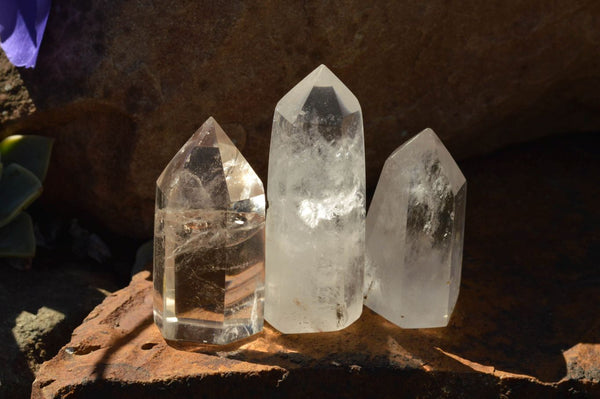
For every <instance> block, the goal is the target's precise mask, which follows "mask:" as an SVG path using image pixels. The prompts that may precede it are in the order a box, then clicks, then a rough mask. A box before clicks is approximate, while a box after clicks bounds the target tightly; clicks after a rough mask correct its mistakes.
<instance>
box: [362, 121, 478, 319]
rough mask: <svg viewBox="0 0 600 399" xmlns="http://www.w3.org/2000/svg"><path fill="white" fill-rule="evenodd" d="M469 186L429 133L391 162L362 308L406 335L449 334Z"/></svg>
mask: <svg viewBox="0 0 600 399" xmlns="http://www.w3.org/2000/svg"><path fill="white" fill-rule="evenodd" d="M465 205H466V179H465V177H464V176H463V174H462V172H461V171H460V169H459V168H458V165H456V162H455V161H454V159H453V158H452V156H451V155H450V153H449V152H448V150H447V149H446V147H444V145H443V144H442V142H441V141H440V139H439V138H438V137H437V135H436V134H435V133H434V132H433V130H431V129H426V130H424V131H423V132H421V133H419V134H418V135H417V136H415V137H414V138H412V139H411V140H409V141H408V142H406V143H405V144H404V145H402V146H401V147H399V148H398V149H397V150H395V151H394V152H393V153H392V155H390V157H389V158H388V159H387V160H386V162H385V165H384V167H383V170H382V172H381V176H380V178H379V182H378V183H377V188H376V190H375V195H374V196H373V200H372V201H371V206H370V208H369V212H368V214H367V265H366V273H365V277H366V278H365V297H366V300H365V304H366V305H367V306H368V307H369V308H371V309H372V310H374V311H375V312H377V313H379V314H380V315H382V316H383V317H385V318H386V319H388V320H390V321H391V322H393V323H395V324H397V325H398V326H400V327H403V328H427V327H444V326H446V325H447V324H448V320H449V318H450V315H451V314H452V311H453V309H454V305H455V304H456V300H457V297H458V292H459V288H460V275H461V267H462V250H463V236H464V222H465Z"/></svg>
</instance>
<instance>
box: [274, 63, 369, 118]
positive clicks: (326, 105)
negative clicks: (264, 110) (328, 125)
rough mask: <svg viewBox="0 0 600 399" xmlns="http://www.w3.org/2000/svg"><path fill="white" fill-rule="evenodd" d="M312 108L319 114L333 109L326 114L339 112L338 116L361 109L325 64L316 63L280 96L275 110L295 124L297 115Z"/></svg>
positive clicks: (308, 111) (350, 93) (352, 95)
mask: <svg viewBox="0 0 600 399" xmlns="http://www.w3.org/2000/svg"><path fill="white" fill-rule="evenodd" d="M319 106H320V107H321V108H323V110H322V111H321V110H319ZM315 107H316V108H317V112H319V111H321V112H319V113H321V114H326V111H331V110H333V112H329V114H339V115H340V117H344V116H347V115H349V114H352V113H355V112H360V104H359V102H358V100H357V99H356V97H355V96H354V94H352V92H351V91H350V90H349V89H348V88H347V87H346V85H344V83H342V81H341V80H340V79H339V78H338V77H337V76H335V75H334V74H333V72H331V70H330V69H329V68H327V67H326V66H325V65H320V66H318V67H317V68H316V69H315V70H314V71H312V72H311V73H310V74H308V76H306V77H305V78H304V79H302V80H301V81H300V83H298V84H297V85H296V86H294V87H293V88H292V90H290V91H289V92H288V93H287V94H286V95H285V96H283V98H282V99H281V100H280V101H279V102H278V103H277V106H276V107H275V111H276V112H278V113H279V114H281V115H282V116H283V117H284V118H285V119H287V121H288V122H290V123H294V122H295V121H296V119H297V118H298V116H300V115H302V114H305V113H310V110H311V109H313V108H315Z"/></svg>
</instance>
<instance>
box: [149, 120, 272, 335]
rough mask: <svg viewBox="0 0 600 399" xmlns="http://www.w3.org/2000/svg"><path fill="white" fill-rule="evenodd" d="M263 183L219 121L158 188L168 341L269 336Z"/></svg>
mask: <svg viewBox="0 0 600 399" xmlns="http://www.w3.org/2000/svg"><path fill="white" fill-rule="evenodd" d="M264 223H265V195H264V190H263V185H262V182H261V181H260V179H259V178H258V176H257V175H256V173H254V171H253V170H252V168H251V167H250V165H249V164H248V162H246V160H245V159H244V157H243V156H242V154H240V152H239V151H238V149H237V148H236V147H235V145H234V144H233V143H232V142H231V140H229V138H228V137H227V135H226V134H225V132H224V131H223V129H221V127H220V126H219V125H218V124H217V122H216V121H215V120H214V119H213V118H209V119H208V120H207V121H206V122H205V123H204V125H202V127H201V128H200V129H199V130H198V131H197V132H196V133H194V135H193V136H192V137H191V138H190V139H189V140H188V142H187V143H185V145H184V146H183V148H181V150H179V152H178V153H177V154H176V155H175V157H174V158H173V159H172V160H171V162H169V164H168V165H167V167H166V168H165V170H164V171H163V172H162V174H161V175H160V177H159V178H158V180H157V182H156V213H155V224H154V321H155V322H156V324H157V325H158V327H159V328H160V331H161V333H162V335H163V336H164V337H165V338H166V339H169V340H183V341H192V342H199V343H205V344H221V345H222V344H227V343H230V342H233V341H236V340H239V339H241V338H245V337H248V336H250V335H252V334H256V333H257V332H259V331H261V330H262V327H263V302H264V301H263V298H264V252H265V251H264V247H265V243H264Z"/></svg>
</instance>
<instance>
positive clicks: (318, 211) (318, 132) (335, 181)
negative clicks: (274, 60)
mask: <svg viewBox="0 0 600 399" xmlns="http://www.w3.org/2000/svg"><path fill="white" fill-rule="evenodd" d="M267 189H268V191H267V195H268V199H269V212H268V217H267V263H266V268H267V274H266V276H267V277H266V298H267V300H266V304H265V318H266V320H267V321H269V323H271V324H272V325H273V326H274V327H275V328H277V329H278V330H280V331H282V332H284V333H307V332H319V331H335V330H340V329H342V328H344V327H346V326H348V325H350V324H351V323H352V322H354V321H355V320H356V319H358V317H359V316H360V314H361V312H362V304H363V298H362V284H363V275H364V251H365V249H364V232H365V152H364V137H363V126H362V113H361V109H360V105H359V103H358V100H357V99H356V97H354V95H353V94H352V93H351V92H350V90H348V88H347V87H346V86H344V84H343V83H342V82H341V81H340V80H339V79H338V78H337V77H336V76H335V75H334V74H333V73H332V72H331V71H330V70H329V69H327V67H326V66H324V65H321V66H320V67H318V68H317V69H315V70H314V71H313V72H312V73H311V74H309V75H308V76H307V77H306V78H304V80H302V81H301V82H300V83H298V84H297V85H296V86H295V87H294V88H293V89H292V90H291V91H290V92H289V93H287V94H286V95H285V96H284V97H283V98H282V99H281V100H280V101H279V103H278V104H277V107H276V108H275V115H274V118H273V130H272V134H271V148H270V153H269V181H268V187H267Z"/></svg>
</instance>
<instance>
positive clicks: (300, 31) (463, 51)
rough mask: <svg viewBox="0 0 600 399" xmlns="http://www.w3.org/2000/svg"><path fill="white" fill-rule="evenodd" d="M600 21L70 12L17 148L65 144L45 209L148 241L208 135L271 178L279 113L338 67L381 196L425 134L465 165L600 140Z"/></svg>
mask: <svg viewBox="0 0 600 399" xmlns="http://www.w3.org/2000/svg"><path fill="white" fill-rule="evenodd" d="M599 18H600V3H598V2H590V1H583V0H575V1H570V2H562V3H560V4H549V3H548V2H546V1H543V0H535V1H528V2H522V1H516V0H512V1H509V2H503V3H501V4H499V3H489V2H476V1H475V2H473V1H471V2H466V3H465V2H462V3H456V4H451V5H449V4H447V2H444V1H440V0H436V1H429V2H377V3H376V4H370V3H369V4H365V2H364V1H360V0H354V1H350V2H344V3H343V4H342V3H337V2H332V3H327V2H294V1H287V2H283V3H282V2H272V1H260V2H258V3H255V2H247V1H239V0H238V1H227V2H210V1H178V2H171V1H165V0H159V1H154V2H152V3H151V4H149V3H147V2H139V1H134V0H125V1H120V2H118V3H115V2H114V1H109V0H86V1H82V0H66V1H61V3H60V4H59V5H55V6H53V8H52V10H51V15H50V19H49V22H48V27H47V32H46V36H45V38H44V42H43V45H42V49H41V53H40V56H39V59H38V65H37V67H36V69H34V70H23V71H21V75H22V77H23V80H24V81H25V87H26V88H27V89H28V90H29V93H30V94H31V98H32V99H33V102H34V104H35V106H36V107H37V108H38V109H39V110H40V111H42V112H40V114H39V115H37V116H36V117H35V118H34V119H32V120H19V121H18V122H16V123H14V124H8V125H4V126H2V127H0V134H9V133H11V132H32V133H33V132H35V133H39V134H47V135H50V136H53V137H55V138H56V139H57V140H56V145H55V147H54V160H55V164H53V165H52V168H51V171H50V175H49V176H48V184H47V189H46V195H45V200H46V201H51V202H53V203H54V204H56V205H60V206H61V207H63V208H65V209H68V210H69V211H71V210H72V209H76V210H79V213H80V214H81V215H85V216H87V217H90V218H93V219H95V220H96V221H99V222H101V223H103V224H105V225H106V226H108V227H110V228H111V229H112V230H114V231H117V232H119V233H122V234H129V235H135V236H139V237H143V238H146V237H149V236H150V235H151V232H152V212H153V200H154V182H155V180H156V178H157V176H158V175H159V173H160V171H161V170H162V168H163V167H164V166H165V165H166V163H167V162H168V160H169V159H170V158H171V157H172V156H173V154H174V153H175V152H176V151H177V150H178V149H179V148H180V146H181V145H182V144H183V143H184V142H185V141H186V140H187V138H188V137H189V136H190V135H191V134H192V133H193V132H194V131H195V130H196V129H197V128H198V127H199V126H200V125H201V124H202V123H203V122H204V120H206V118H207V117H208V116H211V115H212V116H214V117H215V118H216V119H217V120H218V121H219V122H220V123H221V124H222V125H223V126H224V127H225V128H226V129H227V132H234V133H232V134H234V135H235V136H236V137H235V138H236V139H237V140H236V141H237V142H238V143H242V145H241V147H243V148H242V152H243V153H244V155H245V156H246V158H247V159H248V161H249V162H250V163H251V164H252V165H253V167H254V169H255V170H256V171H257V172H258V173H259V174H260V176H261V177H262V178H263V179H265V178H266V171H267V168H266V165H267V153H268V147H269V137H270V127H271V126H270V125H271V119H272V115H273V109H274V106H275V104H276V102H277V101H278V100H279V98H281V96H283V94H285V93H286V92H287V91H288V90H289V89H290V88H291V87H292V86H293V85H294V84H295V83H297V82H298V81H299V80H300V79H301V78H302V77H304V76H305V75H306V74H307V73H309V72H310V71H311V70H312V69H313V68H315V67H316V66H317V65H319V64H321V63H325V64H327V65H328V66H329V67H330V68H331V69H332V70H333V71H334V72H335V73H336V74H337V75H338V76H339V77H340V78H341V79H342V80H343V81H344V82H345V83H346V84H347V85H348V87H349V88H350V89H351V90H352V91H353V92H354V93H355V94H356V96H357V97H358V99H359V100H360V101H361V104H362V106H363V111H364V118H365V140H366V150H367V165H368V173H367V179H368V185H369V186H370V187H371V188H373V187H374V186H375V184H376V182H377V177H378V174H379V171H380V169H381V166H382V165H383V161H384V160H385V158H386V157H387V156H388V155H389V154H390V153H391V151H392V150H393V149H394V148H395V147H397V146H398V145H400V144H401V143H402V142H403V141H405V140H406V139H407V138H408V137H409V136H411V135H413V134H415V133H417V132H419V131H421V130H422V129H424V128H425V127H431V128H433V129H434V130H435V131H436V132H438V134H439V135H440V136H441V138H442V139H443V140H444V141H445V142H446V143H447V144H448V146H449V147H450V149H451V150H452V152H453V153H454V154H455V155H456V156H457V157H459V158H462V157H464V156H466V155H472V154H480V153H482V152H486V151H489V150H492V149H496V148H499V147H502V146H504V145H506V144H508V143H513V142H518V141H524V140H529V139H531V138H534V137H538V136H541V135H546V134H550V133H556V132H575V131H589V130H598V129H599V128H600V114H599V113H598V112H597V109H598V107H600V91H599V90H598V87H599V86H600V85H599V83H600V57H598V55H597V54H598V43H600V23H598V20H599ZM0 89H1V88H0ZM228 125H230V126H232V127H231V128H229V127H228ZM65 179H67V180H68V182H69V184H63V182H64V181H65Z"/></svg>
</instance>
